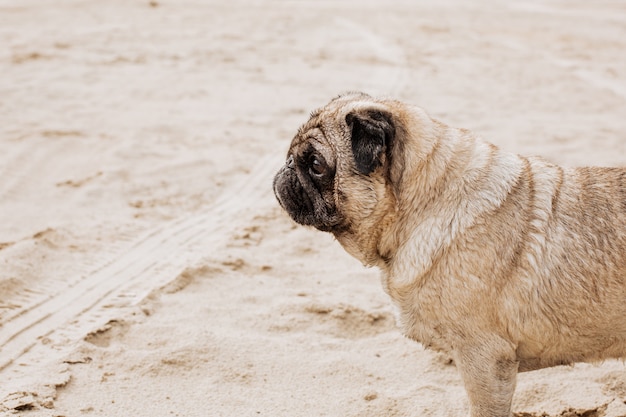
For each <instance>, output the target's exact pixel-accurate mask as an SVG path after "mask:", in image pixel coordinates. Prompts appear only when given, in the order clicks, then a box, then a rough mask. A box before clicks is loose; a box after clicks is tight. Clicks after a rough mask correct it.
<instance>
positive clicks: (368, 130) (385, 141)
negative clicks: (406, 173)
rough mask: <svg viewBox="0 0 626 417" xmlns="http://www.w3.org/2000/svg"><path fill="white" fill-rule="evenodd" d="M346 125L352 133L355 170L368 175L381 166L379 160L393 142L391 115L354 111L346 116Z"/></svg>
mask: <svg viewBox="0 0 626 417" xmlns="http://www.w3.org/2000/svg"><path fill="white" fill-rule="evenodd" d="M346 123H347V125H348V127H350V129H351V132H352V133H351V139H352V154H353V155H354V161H355V163H356V168H357V169H358V170H359V172H360V173H362V174H365V175H369V174H370V173H371V172H373V171H374V170H375V169H376V168H378V167H379V166H380V165H381V164H382V160H381V158H382V156H383V154H384V153H385V151H386V150H387V149H389V147H390V146H391V142H392V141H393V136H394V132H395V130H394V127H393V123H392V119H391V114H389V113H387V112H385V111H382V110H379V109H363V110H355V111H353V112H351V113H349V114H348V115H347V116H346Z"/></svg>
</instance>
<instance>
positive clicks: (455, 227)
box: [274, 94, 626, 417]
mask: <svg viewBox="0 0 626 417" xmlns="http://www.w3.org/2000/svg"><path fill="white" fill-rule="evenodd" d="M289 158H290V159H289V161H288V163H287V165H286V166H285V167H284V168H283V169H282V170H281V171H280V172H279V173H278V174H277V176H276V179H275V182H274V189H275V193H276V196H277V198H278V200H279V201H280V203H281V205H282V206H283V207H284V208H285V209H286V210H287V211H288V212H289V214H290V215H291V216H292V217H293V218H294V220H296V221H297V222H299V223H301V224H305V225H312V226H314V227H317V228H318V229H320V230H324V231H329V232H331V233H333V234H334V235H335V236H336V238H337V240H338V241H339V242H340V243H341V244H342V245H343V247H344V248H345V249H346V250H347V251H348V252H349V253H351V254H352V255H353V256H355V257H356V258H357V259H359V260H361V261H362V262H363V263H364V264H366V265H372V266H373V265H375V266H378V267H379V268H380V269H381V270H382V276H383V286H384V288H385V290H386V292H387V293H388V294H389V295H390V297H391V299H392V300H393V302H394V304H395V306H396V307H397V308H398V310H399V318H400V323H401V326H402V328H403V330H404V332H405V334H406V335H407V336H408V337H410V338H412V339H415V340H417V341H419V342H421V343H423V344H424V345H425V346H426V347H431V348H434V349H437V350H441V351H444V352H448V353H450V354H451V355H452V357H453V358H454V360H455V363H456V364H457V367H458V369H459V370H460V372H461V374H462V376H463V380H464V383H465V386H466V389H467V392H468V395H469V398H470V404H471V415H472V416H475V417H478V416H480V417H485V416H510V413H511V411H510V407H511V400H512V396H513V392H514V389H515V379H516V374H517V372H518V371H527V370H533V369H539V368H543V367H548V366H554V365H559V364H568V363H573V362H580V361H597V360H602V359H605V358H617V357H624V356H626V169H618V168H577V169H563V168H560V167H558V166H555V165H553V164H550V163H548V162H546V161H544V160H541V159H538V158H524V157H521V156H517V155H513V154H509V153H506V152H503V151H501V150H500V149H498V148H497V147H495V146H493V145H490V144H487V143H485V142H482V141H481V140H480V139H477V138H475V137H474V136H472V134H471V133H470V132H468V131H466V130H461V129H454V128H450V127H448V126H446V125H444V124H442V123H440V122H438V121H435V120H433V119H431V118H430V117H428V116H427V115H426V114H425V113H424V112H423V111H422V110H421V109H419V108H417V107H413V106H409V105H406V104H403V103H400V102H397V101H392V100H377V99H373V98H372V97H370V96H367V95H364V94H349V95H345V96H340V97H338V98H337V99H335V100H333V101H331V102H330V103H329V104H328V105H327V106H326V107H324V108H322V109H321V110H318V111H317V112H315V113H314V114H313V115H312V116H311V119H310V120H309V121H308V122H307V123H306V124H305V125H304V126H303V127H302V128H301V129H300V131H299V132H298V134H297V135H296V137H295V138H294V140H293V142H292V146H291V148H290V151H289Z"/></svg>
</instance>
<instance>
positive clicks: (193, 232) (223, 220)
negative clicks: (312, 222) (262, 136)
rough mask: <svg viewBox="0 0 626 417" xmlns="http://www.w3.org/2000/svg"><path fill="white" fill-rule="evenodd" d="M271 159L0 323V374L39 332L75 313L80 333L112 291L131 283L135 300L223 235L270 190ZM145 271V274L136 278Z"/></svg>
mask: <svg viewBox="0 0 626 417" xmlns="http://www.w3.org/2000/svg"><path fill="white" fill-rule="evenodd" d="M275 162H276V157H275V156H272V157H271V158H270V157H266V158H263V159H261V161H259V163H258V165H257V167H255V168H254V169H253V171H252V172H253V173H254V175H251V176H249V177H247V178H244V179H243V180H242V181H241V182H240V183H238V184H236V185H235V186H233V187H230V188H228V189H227V190H226V192H225V193H224V194H222V196H221V197H220V198H219V199H218V200H217V201H216V202H215V204H213V205H212V206H211V207H210V208H208V209H207V210H204V211H202V212H200V213H198V214H195V215H192V216H188V217H185V218H181V219H177V220H174V221H172V222H170V223H167V224H165V225H164V226H163V227H159V228H156V229H153V230H151V231H149V232H147V233H145V234H144V235H143V236H141V237H140V238H138V239H137V240H136V241H135V242H133V243H132V244H130V245H129V246H128V247H127V248H126V249H125V250H124V252H123V253H121V254H119V255H118V256H117V257H115V258H113V259H112V260H110V261H108V262H106V263H105V264H103V265H102V266H100V267H99V268H96V269H95V270H93V271H92V272H91V273H89V274H87V275H86V276H85V277H84V278H83V279H81V280H80V281H79V282H77V283H76V284H74V285H72V286H71V287H69V288H66V289H65V290H64V291H63V292H60V293H58V294H56V295H55V296H53V297H51V298H49V299H46V300H44V301H42V302H40V303H38V304H35V305H33V306H31V307H29V308H28V309H26V310H24V311H22V312H21V313H20V314H19V315H17V316H15V317H12V318H11V319H9V321H7V322H5V323H4V324H3V326H2V327H1V328H0V379H1V378H2V376H1V375H2V373H3V372H5V371H7V370H8V368H10V367H11V365H13V364H15V363H16V361H17V360H18V359H19V358H20V357H22V356H23V355H24V354H26V353H27V352H29V351H30V350H31V349H32V348H33V346H35V345H37V344H38V343H40V341H41V339H42V338H44V337H47V336H49V335H50V334H51V333H53V332H55V331H57V330H58V329H60V328H62V327H63V326H64V325H66V324H67V323H68V322H71V321H73V320H74V321H75V320H77V318H80V320H79V321H80V322H81V323H84V326H81V325H78V326H76V325H73V326H72V328H73V329H74V330H73V332H72V333H83V334H86V333H87V332H88V331H90V330H91V329H90V326H92V325H93V324H91V320H90V319H91V318H92V317H87V313H89V312H91V311H92V310H93V309H94V307H96V306H98V305H101V304H103V303H104V302H105V301H106V300H107V299H109V298H111V296H112V295H114V294H115V293H116V292H119V291H121V290H122V291H123V289H124V288H127V287H129V286H130V285H133V284H134V285H135V287H137V288H139V291H137V295H136V296H135V297H134V299H132V300H130V302H131V303H137V302H138V301H140V300H141V299H143V297H144V296H145V295H146V294H148V293H149V292H150V291H151V290H152V289H154V288H157V287H159V286H160V285H164V284H165V283H167V282H168V281H169V280H171V279H172V278H173V277H175V276H176V275H177V274H178V273H179V272H180V271H181V270H183V269H184V268H185V267H186V266H188V265H190V264H193V263H194V262H197V261H198V260H199V258H200V257H201V256H203V255H204V254H205V251H206V250H207V248H209V247H210V245H211V244H215V243H217V242H219V241H220V240H221V239H225V238H227V237H228V234H227V233H226V232H227V230H226V229H227V228H228V227H229V225H230V224H232V222H233V221H235V220H236V219H238V218H240V217H241V216H242V215H244V212H246V211H249V209H251V208H253V207H255V206H256V207H258V205H259V201H260V200H266V201H271V200H269V198H268V196H267V194H268V193H271V190H270V189H269V186H268V184H271V178H272V175H273V171H274V168H275V167H276V166H278V165H277V163H275ZM147 277H149V279H146V280H145V281H144V282H139V281H140V279H142V278H147ZM137 284H138V285H137ZM142 290H143V291H142ZM78 336H79V337H82V334H78Z"/></svg>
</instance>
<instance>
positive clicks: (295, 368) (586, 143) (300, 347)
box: [0, 0, 626, 417]
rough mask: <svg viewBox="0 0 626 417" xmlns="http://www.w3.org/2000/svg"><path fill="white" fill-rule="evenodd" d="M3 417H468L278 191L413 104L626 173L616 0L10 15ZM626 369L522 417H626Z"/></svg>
mask: <svg viewBox="0 0 626 417" xmlns="http://www.w3.org/2000/svg"><path fill="white" fill-rule="evenodd" d="M0 45H1V46H2V47H1V48H0V74H1V76H0V149H1V151H0V214H1V219H2V227H0V414H3V415H20V416H26V417H31V416H32V417H39V416H80V415H86V416H131V415H132V416H169V415H172V416H238V417H239V416H259V415H260V416H372V417H373V416H409V415H412V416H463V415H465V413H466V410H467V400H466V397H465V393H464V391H463V388H462V386H461V382H460V379H459V377H458V375H457V373H456V370H455V368H454V365H451V364H450V363H449V362H448V360H447V358H445V357H442V356H439V355H437V354H434V353H432V352H429V351H425V350H424V349H423V348H422V347H421V346H420V345H419V344H416V343H413V342H410V341H408V340H406V339H404V338H403V337H402V336H401V335H400V333H399V331H398V330H397V329H396V328H395V325H394V322H393V319H392V315H391V314H390V306H389V301H388V300H387V298H386V296H385V295H384V293H383V291H382V289H381V287H380V283H379V281H378V276H377V273H376V271H373V270H367V269H364V268H363V267H362V266H361V265H360V264H359V263H358V262H357V261H355V260H353V259H352V258H350V257H349V256H348V255H347V254H345V253H344V252H343V250H342V249H341V248H340V247H339V245H338V244H337V243H336V242H334V241H333V240H332V238H331V237H330V236H327V235H325V234H322V233H319V232H315V231H312V230H307V229H304V228H300V227H295V226H294V225H293V224H292V222H291V221H290V220H289V219H288V218H287V217H286V215H285V214H283V213H282V212H281V211H280V209H279V208H278V205H277V203H276V202H275V200H274V197H273V195H272V192H271V179H272V176H273V174H274V172H275V171H276V170H277V169H278V168H279V166H280V165H281V164H282V162H283V158H284V154H285V151H286V149H287V146H288V143H289V141H290V139H291V137H292V135H293V134H294V132H295V130H296V128H297V127H298V125H299V124H300V123H302V122H304V121H305V120H306V118H307V114H308V112H309V111H310V110H312V109H313V108H315V107H318V106H320V105H322V104H324V103H325V102H327V101H328V100H329V99H330V98H331V97H333V96H335V95H336V94H338V93H340V92H343V91H347V90H363V91H366V92H369V93H371V94H381V95H387V96H393V97H397V98H400V99H403V100H406V101H410V102H413V103H416V104H419V105H421V106H422V107H424V108H426V109H427V110H428V111H429V112H430V113H431V114H432V115H433V116H435V117H438V118H440V119H442V120H443V121H445V122H447V123H449V124H452V125H455V126H458V127H466V128H470V129H472V130H474V131H475V132H477V133H478V134H480V135H481V136H483V137H484V138H486V139H488V140H489V141H491V142H493V143H495V144H497V145H499V146H501V147H503V148H505V149H508V150H511V151H514V152H519V153H524V154H539V155H543V156H545V157H547V158H548V159H551V160H552V161H555V162H558V163H561V164H564V165H624V164H625V163H626V136H625V135H624V132H625V131H626V5H625V4H624V3H623V2H620V1H608V0H599V1H594V2H588V1H582V0H571V1H566V0H561V1H559V0H545V1H539V0H536V1H508V2H506V1H504V2H502V1H495V0H494V1H490V0H479V1H472V2H468V1H463V0H444V1H438V0H430V1H426V0H425V1H419V2H418V1H409V0H404V1H402V0H393V1H387V2H382V1H381V2H374V1H360V0H344V1H332V2H331V1H312V0H309V1H307V0H298V1H272V0H267V1H241V0H230V1H228V2H226V1H219V2H218V1H192V0H188V1H185V0H180V1H173V0H154V1H144V0H142V1H139V0H137V1H135V0H124V1H122V0H107V1H94V0H73V1H69V0H56V1H52V0H19V1H16V0H0ZM624 368H625V366H624V364H623V363H622V362H617V361H615V362H614V361H609V362H605V363H603V364H600V365H584V364H581V365H576V366H574V367H557V368H552V369H547V370H542V371H537V372H531V373H527V374H522V375H520V377H519V382H518V390H517V393H516V396H515V399H514V410H515V412H516V413H517V414H516V415H517V416H519V417H531V416H586V417H598V416H613V417H616V416H624V415H626V405H625V404H624V402H625V401H626V369H624Z"/></svg>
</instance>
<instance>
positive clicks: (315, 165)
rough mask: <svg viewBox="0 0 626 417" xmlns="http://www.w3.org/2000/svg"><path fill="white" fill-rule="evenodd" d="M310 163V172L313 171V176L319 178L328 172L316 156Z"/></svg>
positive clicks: (312, 157) (313, 156)
mask: <svg viewBox="0 0 626 417" xmlns="http://www.w3.org/2000/svg"><path fill="white" fill-rule="evenodd" d="M309 161H310V162H309V170H310V171H311V174H313V175H316V176H318V177H319V176H321V175H324V172H326V167H325V166H324V163H323V162H322V161H320V160H319V158H318V157H317V156H316V155H312V156H311V159H310V160H309Z"/></svg>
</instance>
